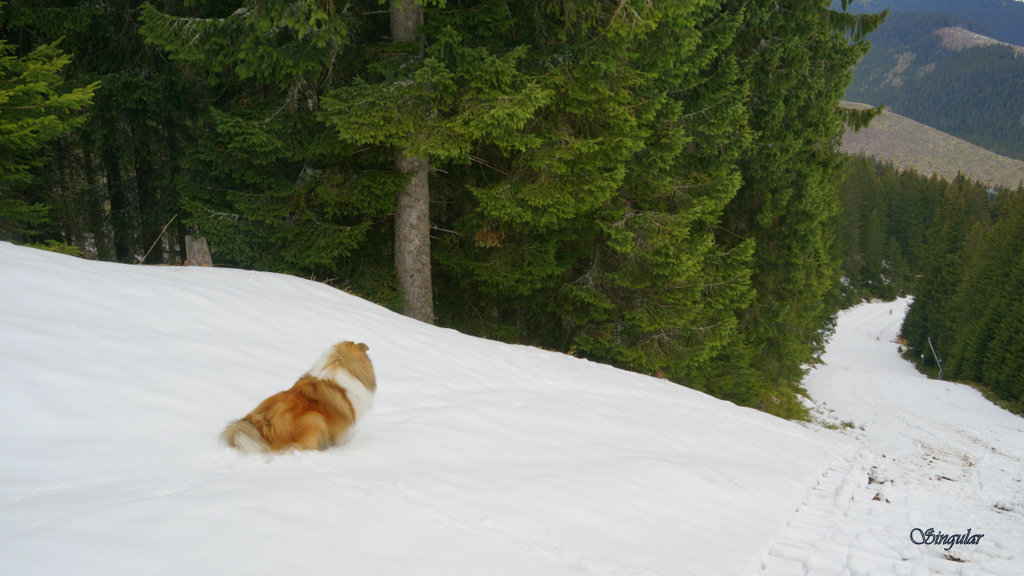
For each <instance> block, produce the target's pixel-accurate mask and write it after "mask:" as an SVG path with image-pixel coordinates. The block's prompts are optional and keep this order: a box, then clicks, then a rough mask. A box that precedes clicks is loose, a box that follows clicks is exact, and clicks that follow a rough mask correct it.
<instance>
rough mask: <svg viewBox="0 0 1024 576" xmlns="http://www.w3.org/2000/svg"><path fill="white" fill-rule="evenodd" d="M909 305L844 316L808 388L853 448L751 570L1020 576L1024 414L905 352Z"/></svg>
mask: <svg viewBox="0 0 1024 576" xmlns="http://www.w3.org/2000/svg"><path fill="white" fill-rule="evenodd" d="M908 304H909V303H908V301H906V300H901V301H897V302H896V303H892V304H867V305H862V306H860V307H857V308H855V309H852V310H849V311H847V312H844V313H843V314H842V315H841V317H840V321H839V326H838V330H837V332H836V334H835V335H834V337H833V339H832V341H831V342H830V344H829V348H828V352H827V353H826V354H825V357H824V361H825V365H823V366H820V367H818V368H816V369H815V370H814V371H813V372H812V373H811V374H810V375H809V376H808V378H807V381H806V386H807V389H808V391H809V392H810V394H811V396H812V398H813V399H814V400H815V402H817V406H816V408H815V411H816V412H817V413H818V416H819V418H821V419H822V420H825V421H831V422H833V423H835V424H838V425H840V427H841V429H843V430H844V431H845V433H846V434H847V435H849V436H851V437H853V438H854V440H855V441H856V446H854V447H853V448H851V449H850V450H844V451H840V452H839V453H838V454H836V456H835V458H834V460H833V461H832V464H831V465H830V466H829V468H828V470H827V471H826V473H825V474H824V475H823V476H822V477H821V478H820V480H819V481H818V483H817V485H816V486H815V487H814V488H813V489H812V490H811V492H810V493H809V494H808V496H807V498H806V500H805V501H804V503H803V505H802V506H800V508H799V509H798V510H797V511H796V512H795V513H794V514H793V516H792V517H790V518H789V520H788V521H787V523H786V526H785V528H784V530H783V531H782V534H781V535H780V537H779V538H778V539H777V540H776V541H775V542H773V543H772V544H771V545H770V546H769V547H768V549H767V550H766V552H765V553H764V554H763V556H762V562H761V567H760V570H759V571H756V573H759V574H764V575H766V576H767V575H808V576H815V575H844V574H850V575H852V576H861V575H865V576H881V575H910V576H919V575H927V574H961V575H964V576H967V575H981V574H992V575H1004V574H1005V575H1007V576H1009V575H1020V574H1024V419H1021V418H1019V417H1016V416H1013V415H1012V414H1009V413H1007V412H1005V411H1003V410H1001V409H999V408H997V407H995V406H993V405H991V404H990V403H989V402H987V401H986V400H985V399H984V398H983V397H982V396H981V394H980V393H978V392H977V391H975V390H973V389H971V388H969V387H966V386H962V385H958V384H952V383H948V382H941V381H934V380H928V379H926V378H924V377H923V376H922V375H920V374H918V373H917V372H916V371H915V370H914V369H913V367H912V366H911V365H910V364H909V363H907V362H905V361H903V360H902V359H901V358H900V357H899V355H898V345H897V343H896V342H895V339H896V335H897V333H898V330H899V325H900V322H901V320H902V318H903V316H904V313H905V310H906V307H907V306H908ZM844 423H845V425H844ZM851 425H852V426H853V427H850V426H851ZM929 528H931V529H933V530H934V531H935V533H938V532H941V533H943V534H948V535H954V534H961V535H964V536H965V538H964V540H966V541H968V542H969V541H971V540H972V538H970V537H966V535H967V531H968V530H970V534H971V535H972V536H975V538H973V540H974V541H975V542H976V544H973V545H972V544H968V543H964V544H953V545H952V546H951V545H949V544H945V545H942V544H931V545H928V544H927V543H925V544H918V543H916V542H921V541H922V540H925V538H926V536H925V534H926V531H927V530H928V529H929ZM979 534H984V536H982V537H980V538H978V537H977V535H979ZM915 541H916V542H915Z"/></svg>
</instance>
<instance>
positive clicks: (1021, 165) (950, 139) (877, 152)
mask: <svg viewBox="0 0 1024 576" xmlns="http://www.w3.org/2000/svg"><path fill="white" fill-rule="evenodd" d="M842 105H843V106H846V107H849V108H867V107H868V106H867V105H865V104H857V103H851V102H843V103H842ZM842 150H843V151H844V152H847V153H850V154H864V155H866V156H873V157H875V158H878V159H879V160H884V161H888V162H892V163H893V164H894V165H896V166H897V167H899V168H901V169H904V170H905V169H908V168H913V169H914V170H916V171H917V172H919V173H921V174H924V175H926V176H930V175H932V174H936V175H937V176H939V177H941V178H945V179H947V180H952V179H953V178H955V177H956V175H957V173H958V172H959V173H963V175H964V176H967V177H968V178H970V179H972V180H978V181H980V182H984V183H986V184H990V185H993V186H1005V187H1007V188H1016V187H1017V186H1019V185H1020V184H1021V182H1022V181H1024V161H1022V160H1017V159H1015V158H1007V157H1006V156H1000V155H999V154H996V153H994V152H990V151H989V150H986V149H984V148H981V147H980V146H976V145H974V144H971V143H970V142H966V141H964V140H961V139H959V138H956V137H954V136H950V135H949V134H946V133H945V132H942V131H940V130H936V129H935V128H932V127H930V126H926V125H924V124H921V123H920V122H916V121H914V120H911V119H910V118H907V117H904V116H900V115H899V114H895V113H893V112H889V111H886V112H883V113H882V115H881V116H879V117H877V118H875V119H874V120H873V121H872V122H871V125H870V126H869V127H868V128H865V129H864V130H861V131H859V132H854V131H852V130H850V131H847V133H846V134H845V135H844V136H843V145H842Z"/></svg>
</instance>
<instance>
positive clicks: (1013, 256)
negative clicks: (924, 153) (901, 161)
mask: <svg viewBox="0 0 1024 576" xmlns="http://www.w3.org/2000/svg"><path fill="white" fill-rule="evenodd" d="M841 194H842V206H843V209H842V219H843V224H842V227H841V231H842V232H841V233H842V242H841V246H842V247H843V248H842V249H843V251H844V253H843V258H842V261H843V292H844V297H845V302H846V303H847V304H852V303H855V302H857V301H860V300H861V299H864V298H882V299H891V298H893V297H895V296H898V295H907V294H909V295H913V297H914V301H913V303H912V304H911V307H910V310H909V311H908V313H907V318H906V320H905V322H904V325H903V330H902V334H903V337H904V338H905V340H906V343H905V344H906V346H907V348H908V352H907V356H908V357H909V358H910V359H912V360H914V361H915V362H917V363H918V364H919V365H920V366H921V367H922V368H923V369H924V370H926V371H929V372H933V373H935V374H936V375H938V368H939V366H938V364H939V362H937V360H941V364H942V369H943V370H942V375H943V376H944V377H945V378H947V379H955V380H962V381H969V382H974V383H978V384H981V385H983V386H984V387H985V388H987V389H988V390H989V391H991V392H992V393H993V394H994V395H995V396H997V397H998V398H999V399H1000V400H1002V401H1003V402H1004V403H1005V404H1006V405H1007V406H1008V407H1009V408H1011V409H1013V410H1015V411H1017V412H1024V184H1022V186H1021V187H1020V188H1018V189H1017V190H1012V191H1011V190H996V189H992V188H989V187H987V186H985V185H983V184H980V183H977V182H970V181H968V180H967V179H965V178H963V177H958V178H956V179H954V180H953V181H952V182H949V181H946V180H940V179H938V178H935V177H930V178H926V177H923V176H921V175H919V174H917V173H915V172H914V171H913V170H907V171H903V172H900V171H898V170H896V169H895V168H894V167H892V166H891V165H883V164H879V163H877V162H875V161H874V160H872V159H867V158H863V157H856V158H852V159H851V160H850V162H849V164H848V166H847V168H846V178H845V179H844V181H843V184H842V186H841ZM929 341H930V342H929ZM933 348H934V350H935V352H934V353H933V352H932V349H933Z"/></svg>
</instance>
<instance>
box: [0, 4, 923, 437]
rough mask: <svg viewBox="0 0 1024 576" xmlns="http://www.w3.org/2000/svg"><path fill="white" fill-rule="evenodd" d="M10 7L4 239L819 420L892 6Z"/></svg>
mask: <svg viewBox="0 0 1024 576" xmlns="http://www.w3.org/2000/svg"><path fill="white" fill-rule="evenodd" d="M0 10H2V13H0V14H2V16H0V22H2V24H3V32H2V38H3V44H2V48H0V50H2V55H3V60H2V63H3V78H2V84H0V111H2V116H0V130H2V131H3V132H2V133H3V134H4V141H3V144H2V149H0V152H2V162H3V174H2V176H3V179H2V180H0V237H2V238H3V239H5V240H12V241H16V242H20V243H29V244H50V245H55V246H63V247H64V249H66V250H76V251H78V252H79V253H81V254H83V255H85V256H87V257H91V258H99V259H103V260H111V261H119V262H126V263H139V262H144V263H147V264H157V263H180V262H181V261H182V260H183V258H184V242H183V239H184V238H185V236H186V235H192V236H201V237H204V238H206V239H207V240H208V241H209V244H210V246H211V248H212V252H213V258H214V261H215V263H216V264H218V265H230V266H240V267H248V268H255V269H261V270H272V271H277V272H284V273H289V274H295V275H301V276H304V277H309V278H312V279H316V280H320V281H324V282H328V283H330V284H332V285H334V286H337V287H339V288H342V289H345V290H349V291H352V292H354V293H356V294H359V295H361V296H364V297H367V298H369V299H372V300H374V301H377V302H380V303H382V304H384V305H387V306H389V307H391V308H394V309H397V310H403V311H405V312H406V313H408V314H411V315H414V316H417V317H420V318H421V319H423V320H425V321H434V322H437V323H439V324H442V325H446V326H451V327H454V328H457V329H460V330H463V331H467V332H471V333H474V334H479V335H483V336H487V337H491V338H498V339H502V340H506V341H515V342H523V343H528V344H533V345H539V346H544V347H548V348H552V349H557V350H563V351H566V352H569V353H573V354H577V355H580V356H585V357H589V358H593V359H596V360H600V361H604V362H610V363H613V364H616V365H618V366H622V367H625V368H629V369H632V370H636V371H640V372H644V373H649V374H657V375H661V376H664V377H666V378H668V379H671V380H672V381H674V382H678V383H680V384H683V385H687V386H691V387H694V388H697V389H700V390H705V391H707V392H709V393H712V394H715V395H717V396H719V397H723V398H727V399H730V400H733V401H735V402H737V403H740V404H743V405H748V406H754V407H757V408H760V409H763V410H766V411H769V412H772V413H776V414H780V415H784V416H790V417H793V416H800V414H801V413H802V410H803V409H802V406H801V404H800V402H799V401H798V399H797V393H798V389H799V388H798V386H799V381H800V378H801V376H802V373H803V369H804V367H806V366H807V365H809V364H810V363H811V362H813V360H814V358H815V355H816V353H818V352H819V351H820V349H821V346H822V343H823V341H824V338H825V337H826V336H827V334H828V330H829V326H830V323H831V321H832V318H833V317H834V313H835V312H836V310H837V309H838V307H839V306H840V303H841V301H842V297H843V295H842V290H841V286H842V284H841V282H840V278H841V274H842V271H843V267H844V266H845V264H844V260H843V258H842V251H843V250H842V244H841V243H840V238H841V237H842V234H841V233H840V226H841V223H842V218H843V216H842V211H841V206H840V194H839V186H840V183H841V181H842V179H843V177H844V158H843V157H842V156H841V155H840V154H839V153H838V152H837V145H838V141H839V138H840V136H841V135H842V133H843V131H844V129H845V126H846V125H847V124H851V123H852V124H858V123H859V124H863V123H864V122H865V121H866V120H868V119H869V117H870V116H871V112H853V111H843V110H841V109H840V108H839V107H838V100H839V98H840V96H841V95H842V94H843V92H844V91H845V90H846V88H847V86H848V85H849V83H850V79H851V74H852V69H853V67H854V65H855V64H856V63H857V61H858V60H859V59H860V58H861V57H862V56H863V55H864V54H865V53H866V52H867V50H868V45H867V44H866V43H865V42H864V37H865V35H866V34H867V33H869V32H870V31H872V30H873V29H874V28H876V27H877V26H878V24H879V23H880V22H881V21H882V17H881V16H878V15H860V16H854V15H851V14H848V13H846V12H844V11H842V10H832V9H830V8H829V6H828V3H827V2H822V1H820V0H818V1H811V0H785V1H783V2H781V3H773V4H772V5H771V6H768V5H765V4H764V3H762V2H758V1H756V0H721V1H717V0H716V1H711V2H704V3H681V2H680V3H677V2H666V3H649V2H609V1H599V0H594V1H576V0H561V1H553V2H539V3H538V2H508V1H502V2H494V1H490V0H477V1H468V0H467V1H463V2H441V1H438V2H430V1H428V2H423V3H415V2H412V1H407V2H404V3H403V2H397V1H396V2H392V3H390V4H388V3H382V2H379V1H377V0H373V1H365V2H363V1H358V0H353V1H350V2H338V1H328V0H244V1H238V0H234V1H227V0H186V1H177V0H158V1H152V2H137V1H132V0H99V1H96V2H89V3H81V2H71V1H63V0H43V1H33V2H24V1H13V0H12V1H9V2H6V3H4V4H2V5H0ZM424 200H425V201H424ZM864 210H865V211H867V209H866V208H865V209H864ZM869 212H870V211H869ZM868 218H869V220H870V218H871V214H870V213H869V214H868ZM877 218H879V219H880V218H883V215H882V214H878V215H877ZM881 223H882V221H881V220H879V221H878V223H877V224H878V225H881ZM869 224H870V222H869ZM874 225H875V224H872V226H874ZM872 230H873V229H871V228H870V227H869V229H868V232H867V233H866V234H864V237H866V238H873V239H877V238H876V236H875V235H874V233H873V232H872ZM872 241H874V240H872ZM886 242H888V241H886ZM888 247H889V246H888V244H885V245H884V246H881V247H879V246H875V245H871V247H870V248H871V250H872V251H873V252H871V254H872V256H865V257H864V258H863V260H864V264H863V266H864V267H863V269H862V273H863V274H864V276H860V277H859V278H870V275H871V274H873V273H874V272H875V271H877V270H876V268H877V261H876V260H875V259H874V256H873V254H875V253H877V252H878V251H879V250H881V251H882V252H883V253H884V251H885V250H886V249H887V248H888ZM910 252H912V249H910V248H907V250H906V255H905V258H912V257H913V256H911V254H910ZM873 267H874V268H873ZM864 282H868V283H870V282H872V280H864ZM874 282H875V283H880V282H881V280H874ZM879 289H886V290H890V291H891V290H892V289H893V288H892V287H884V286H882V285H881V284H879Z"/></svg>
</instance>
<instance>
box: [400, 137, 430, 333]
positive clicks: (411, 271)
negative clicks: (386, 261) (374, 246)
mask: <svg viewBox="0 0 1024 576" xmlns="http://www.w3.org/2000/svg"><path fill="white" fill-rule="evenodd" d="M395 166H396V167H397V168H398V171H399V172H401V173H403V174H409V175H410V179H409V183H408V184H407V185H406V187H405V189H403V190H401V191H399V193H398V205H397V207H396V210H395V271H396V272H397V274H398V288H399V290H401V291H402V314H405V315H406V316H411V317H412V318H415V319H417V320H421V321H423V322H427V323H430V324H433V323H434V294H433V289H432V287H431V282H430V187H429V186H428V185H427V159H426V158H423V157H417V158H406V157H405V156H403V155H402V153H401V152H399V155H398V158H397V159H396V161H395Z"/></svg>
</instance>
